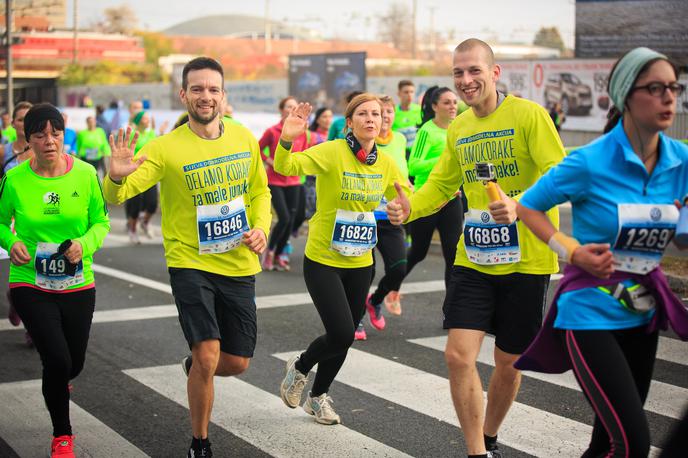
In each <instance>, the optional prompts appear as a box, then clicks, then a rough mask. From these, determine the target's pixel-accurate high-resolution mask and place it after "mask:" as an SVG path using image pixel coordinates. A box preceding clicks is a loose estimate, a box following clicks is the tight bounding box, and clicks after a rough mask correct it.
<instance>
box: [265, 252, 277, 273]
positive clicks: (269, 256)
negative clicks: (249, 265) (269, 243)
mask: <svg viewBox="0 0 688 458" xmlns="http://www.w3.org/2000/svg"><path fill="white" fill-rule="evenodd" d="M263 270H265V271H267V272H269V271H271V270H275V250H268V251H266V252H265V257H264V258H263Z"/></svg>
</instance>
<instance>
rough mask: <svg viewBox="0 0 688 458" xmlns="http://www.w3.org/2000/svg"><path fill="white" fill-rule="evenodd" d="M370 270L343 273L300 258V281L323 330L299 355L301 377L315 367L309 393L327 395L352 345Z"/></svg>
mask: <svg viewBox="0 0 688 458" xmlns="http://www.w3.org/2000/svg"><path fill="white" fill-rule="evenodd" d="M371 270H372V266H368V267H357V268H353V269H343V268H338V267H330V266H326V265H324V264H320V263H318V262H315V261H312V260H311V259H308V257H305V256H304V258H303V277H304V279H305V280H306V287H307V288H308V293H309V294H310V295H311V298H312V299H313V304H315V308H316V309H317V310H318V314H320V319H321V320H322V323H323V325H324V326H325V334H324V335H322V336H320V337H318V338H317V339H315V340H314V341H313V342H311V344H310V345H309V346H308V349H307V350H306V351H305V352H304V353H303V354H301V358H300V360H299V361H298V362H297V365H296V368H297V369H298V370H299V371H300V372H302V373H304V374H308V372H309V371H310V370H311V369H312V368H313V366H315V365H316V364H317V365H318V372H317V373H316V375H315V381H314V383H313V388H312V389H311V392H312V394H313V396H320V395H321V394H323V393H327V391H328V390H329V388H330V385H331V384H332V381H333V380H334V378H335V377H336V376H337V373H338V372H339V369H340V368H341V367H342V364H344V360H345V359H346V354H347V352H348V351H349V347H350V346H351V344H352V343H353V342H354V331H355V329H356V325H357V324H358V323H359V321H361V318H362V317H363V313H364V311H365V299H366V296H367V295H368V287H369V285H370V272H371Z"/></svg>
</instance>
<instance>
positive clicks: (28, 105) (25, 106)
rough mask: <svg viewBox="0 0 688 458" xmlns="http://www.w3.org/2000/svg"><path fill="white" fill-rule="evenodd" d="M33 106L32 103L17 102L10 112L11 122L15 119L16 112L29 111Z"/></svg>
mask: <svg viewBox="0 0 688 458" xmlns="http://www.w3.org/2000/svg"><path fill="white" fill-rule="evenodd" d="M32 106H33V103H31V102H27V101H22V102H19V103H18V104H16V105H15V106H14V110H12V121H14V120H15V119H17V111H19V110H30V109H31V107H32Z"/></svg>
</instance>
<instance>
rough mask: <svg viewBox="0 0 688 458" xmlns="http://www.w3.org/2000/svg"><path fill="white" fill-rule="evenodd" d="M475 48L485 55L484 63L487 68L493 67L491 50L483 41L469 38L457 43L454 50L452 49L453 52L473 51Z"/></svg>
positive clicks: (493, 61) (493, 60)
mask: <svg viewBox="0 0 688 458" xmlns="http://www.w3.org/2000/svg"><path fill="white" fill-rule="evenodd" d="M476 48H480V49H482V50H483V52H484V53H485V61H486V62H487V65H488V66H489V67H493V66H494V64H495V57H494V52H492V48H490V45H488V44H487V43H485V42H484V41H483V40H479V39H477V38H469V39H468V40H464V41H462V42H461V43H459V44H458V46H457V47H456V48H454V52H466V51H473V50H474V49H476Z"/></svg>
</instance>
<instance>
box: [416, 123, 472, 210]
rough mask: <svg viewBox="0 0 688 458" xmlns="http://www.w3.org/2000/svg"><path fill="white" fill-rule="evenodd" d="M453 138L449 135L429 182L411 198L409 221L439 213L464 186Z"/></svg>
mask: <svg viewBox="0 0 688 458" xmlns="http://www.w3.org/2000/svg"><path fill="white" fill-rule="evenodd" d="M452 137H453V136H452V135H447V144H446V145H445V147H444V151H442V154H441V155H440V158H439V161H437V164H435V167H434V168H433V169H432V172H431V173H430V176H429V177H428V181H426V182H425V184H424V185H423V186H422V187H421V188H420V190H418V191H417V192H414V193H413V195H412V196H411V199H410V201H411V214H410V215H409V218H408V221H413V220H414V219H418V218H422V217H424V216H428V215H432V214H433V213H435V212H437V211H438V210H439V209H440V208H441V207H442V206H443V204H444V203H445V202H447V200H449V199H450V198H451V197H452V196H453V195H454V193H456V191H457V190H458V189H459V188H460V187H461V185H462V184H463V172H462V170H461V164H459V161H458V160H457V158H456V156H455V155H454V153H453V149H452V146H453V143H454V140H453V138H452Z"/></svg>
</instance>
